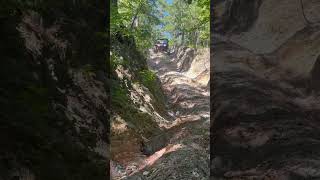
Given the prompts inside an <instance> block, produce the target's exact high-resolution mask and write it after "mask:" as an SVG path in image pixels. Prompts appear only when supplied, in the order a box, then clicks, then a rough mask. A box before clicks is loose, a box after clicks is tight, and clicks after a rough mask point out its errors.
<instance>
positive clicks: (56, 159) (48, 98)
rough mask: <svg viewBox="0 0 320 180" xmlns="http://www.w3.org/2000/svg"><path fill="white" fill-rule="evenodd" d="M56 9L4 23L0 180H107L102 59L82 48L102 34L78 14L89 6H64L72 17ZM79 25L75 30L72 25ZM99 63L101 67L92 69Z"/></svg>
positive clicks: (24, 11)
mask: <svg viewBox="0 0 320 180" xmlns="http://www.w3.org/2000/svg"><path fill="white" fill-rule="evenodd" d="M43 3H50V2H41V3H40V2H39V4H37V5H39V6H41V5H47V4H43ZM37 5H35V6H37ZM59 5H60V4H59V3H58V4H52V6H54V7H52V6H50V8H48V9H47V10H46V13H43V11H41V10H39V9H38V8H37V7H35V9H32V8H29V7H23V6H21V8H22V9H21V11H19V12H17V13H16V12H14V13H13V14H10V15H8V16H6V15H4V17H5V18H4V19H5V21H4V22H2V23H3V25H4V28H2V33H1V36H2V38H1V39H3V40H2V41H1V43H0V44H1V45H0V46H1V58H3V63H4V64H3V65H2V66H1V67H2V69H1V73H2V74H1V77H2V78H3V80H1V82H2V83H3V84H2V85H4V86H3V87H6V88H5V89H6V90H5V94H6V95H5V96H2V95H1V99H2V100H3V101H1V110H2V112H1V114H5V118H3V117H1V119H2V122H3V124H4V126H5V127H7V128H5V129H2V130H1V137H2V138H3V139H1V142H3V144H2V146H3V147H5V148H3V149H1V161H0V166H1V173H0V179H30V180H32V179H48V180H50V179H74V178H76V179H90V178H89V177H91V178H94V179H106V178H107V177H108V176H109V171H108V166H109V163H108V159H109V152H108V147H109V145H108V144H109V141H108V135H109V120H108V114H109V110H110V107H109V103H108V101H109V98H110V96H109V95H108V90H107V89H108V86H109V85H108V83H107V81H104V80H106V79H107V72H106V69H105V56H104V55H101V56H100V55H99V53H97V52H98V50H97V49H95V48H96V47H92V48H91V49H89V48H87V47H85V46H86V43H84V41H87V40H88V37H92V34H94V33H96V32H98V31H100V30H103V29H99V25H97V24H95V27H94V28H92V27H93V26H92V24H91V23H93V24H94V23H97V22H95V18H93V17H99V16H100V15H101V14H99V13H97V12H94V13H93V12H92V17H90V18H92V19H90V18H89V17H84V16H81V15H80V14H77V13H78V11H77V10H78V8H81V10H82V11H83V12H84V11H89V10H88V9H87V8H86V5H88V4H85V5H84V6H82V5H83V4H81V5H79V6H76V7H75V4H68V3H65V4H63V5H65V6H68V7H69V8H70V9H73V10H70V11H68V12H64V11H63V8H59V7H56V6H59ZM91 5H93V4H91ZM8 7H9V8H10V6H8ZM51 8H53V9H51ZM40 9H41V8H40ZM2 13H5V12H1V16H2V17H3V14H2ZM47 13H49V14H50V15H49V16H48V14H47ZM51 13H52V14H51ZM74 17H76V18H74ZM101 17H103V16H101ZM71 19H72V21H70V20H71ZM80 21H81V22H82V25H81V26H80V25H79V24H77V23H75V22H80ZM74 29H77V32H75V31H73V30H74ZM89 34H90V35H89ZM99 45H101V44H99V43H97V46H99ZM83 48H84V49H87V50H88V51H86V52H82V51H81V50H82V49H83ZM100 58H101V59H104V60H103V61H104V63H103V66H101V67H102V68H97V66H98V64H99V63H101V59H100ZM100 65H101V64H100ZM98 74H99V78H98V77H97V76H98ZM103 79H104V80H103ZM1 89H3V88H1ZM12 123H13V124H15V125H14V126H11V125H10V124H12ZM89 169H91V170H89ZM57 172H58V173H57Z"/></svg>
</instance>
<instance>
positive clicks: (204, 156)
mask: <svg viewBox="0 0 320 180" xmlns="http://www.w3.org/2000/svg"><path fill="white" fill-rule="evenodd" d="M148 64H149V66H150V68H151V69H152V70H154V71H155V72H156V74H157V76H158V77H159V79H160V81H161V84H162V88H163V90H164V93H165V95H166V97H167V98H168V106H169V108H168V109H169V110H170V111H169V114H171V116H173V117H174V118H173V119H174V120H173V121H172V122H171V123H170V124H168V126H167V127H166V128H167V132H166V135H167V136H168V137H169V143H168V145H167V146H166V147H164V148H162V149H161V150H159V151H157V152H156V153H154V154H152V155H151V156H149V157H147V158H146V159H145V160H144V161H143V163H141V165H140V166H139V168H138V171H135V172H133V173H132V174H131V175H130V176H129V177H128V178H127V179H153V180H170V179H182V180H184V179H185V180H192V179H197V180H205V179H209V160H210V158H209V127H210V126H209V125H210V120H209V119H210V117H209V116H210V112H209V106H210V105H209V101H210V100H209V96H210V95H209V90H208V89H206V87H203V86H201V85H200V84H199V83H197V82H196V81H195V80H193V79H191V78H190V77H189V76H186V75H185V74H184V73H180V72H177V68H176V62H174V61H173V59H172V58H170V57H169V56H167V55H164V54H161V53H159V54H153V53H151V56H150V59H149V60H148Z"/></svg>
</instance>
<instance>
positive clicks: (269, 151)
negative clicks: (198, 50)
mask: <svg viewBox="0 0 320 180" xmlns="http://www.w3.org/2000/svg"><path fill="white" fill-rule="evenodd" d="M244 3H248V7H250V5H249V3H251V2H249V1H248V2H244ZM277 3H278V4H277ZM277 3H275V4H274V5H272V4H271V0H264V1H261V5H260V8H259V13H258V17H257V19H256V20H255V21H254V22H253V25H252V26H251V28H249V29H247V30H242V32H241V33H239V34H235V33H230V32H229V33H227V34H226V35H225V36H223V35H221V36H218V35H215V36H214V37H215V38H216V39H217V40H216V41H214V42H212V48H213V54H211V64H212V65H211V79H212V80H211V88H212V94H211V108H212V109H211V110H212V114H213V119H212V120H211V121H212V126H211V153H212V154H211V178H212V179H219V178H221V179H254V178H257V179H308V178H319V177H320V175H319V173H318V172H319V171H320V159H319V155H320V154H319V153H318V152H319V150H320V149H319V148H320V143H319V142H320V134H319V133H318V132H319V129H320V125H319V123H318V120H319V118H320V117H319V115H318V113H319V110H320V106H319V105H320V101H319V97H318V95H316V94H315V93H313V92H315V91H317V89H318V86H317V85H316V84H318V80H319V79H320V77H319V75H318V70H319V69H318V64H319V63H318V61H317V57H318V53H319V52H320V48H319V43H318V42H319V39H320V38H319V36H318V33H319V31H320V29H319V27H318V26H317V25H312V26H308V25H306V24H305V23H304V21H303V18H302V15H301V12H300V11H297V9H299V8H300V6H299V3H298V2H297V3H296V2H294V3H293V2H292V1H290V2H289V1H281V2H277ZM306 3H308V4H309V3H312V2H311V1H309V2H306ZM313 3H315V4H317V2H313ZM309 5H310V4H309ZM309 5H306V6H305V7H308V6H309ZM279 6H281V7H282V9H286V8H287V9H286V10H287V11H283V12H280V11H279V12H278V15H279V16H277V17H274V16H273V15H271V14H269V15H268V13H271V12H270V11H268V10H270V9H277V8H279ZM309 7H310V6H309ZM294 9H296V10H294ZM305 10H306V11H307V12H309V10H308V9H305ZM235 13H236V12H235ZM285 14H291V15H293V16H292V17H293V18H295V19H296V24H292V25H290V27H292V28H290V29H287V30H286V29H283V28H284V27H285V26H286V25H285V23H286V22H285V19H286V18H285ZM310 16H311V17H310ZM309 17H310V18H312V15H310V14H309ZM314 18H316V17H314ZM291 20H292V19H290V20H289V21H291ZM258 25H259V26H260V27H261V26H262V27H263V26H268V25H272V26H273V27H278V28H279V29H280V30H279V31H268V32H266V31H265V30H261V31H258V29H259V28H258ZM280 31H282V33H284V36H283V37H282V36H280V34H281V32H280ZM307 32H308V33H307ZM262 34H265V35H268V37H274V38H270V39H264V36H263V35H262ZM307 34H308V35H307ZM230 37H231V38H230ZM275 37H279V38H275ZM258 41H259V42H260V43H261V44H257V42H258ZM271 42H272V43H271ZM263 45H265V48H264V46H263ZM309 82H311V90H310V89H309Z"/></svg>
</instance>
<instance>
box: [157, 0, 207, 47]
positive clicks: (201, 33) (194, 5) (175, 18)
mask: <svg viewBox="0 0 320 180" xmlns="http://www.w3.org/2000/svg"><path fill="white" fill-rule="evenodd" d="M161 5H162V8H163V10H164V11H167V12H168V13H169V15H168V16H165V17H164V18H163V23H164V25H165V26H164V29H165V31H167V32H169V33H170V34H172V35H173V41H174V42H175V43H176V44H182V45H186V46H191V47H199V46H208V44H209V32H210V29H209V28H210V6H209V5H210V1H209V0H197V1H196V0H193V1H191V0H189V1H180V0H175V1H173V4H172V5H169V4H166V3H161ZM178 42H179V43H178Z"/></svg>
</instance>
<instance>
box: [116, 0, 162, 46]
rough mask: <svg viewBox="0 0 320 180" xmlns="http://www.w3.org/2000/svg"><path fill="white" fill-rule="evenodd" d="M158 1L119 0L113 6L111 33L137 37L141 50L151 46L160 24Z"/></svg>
mask: <svg viewBox="0 0 320 180" xmlns="http://www.w3.org/2000/svg"><path fill="white" fill-rule="evenodd" d="M157 14H158V10H157V3H156V2H155V1H153V0H119V1H118V5H117V6H115V5H113V6H111V23H110V24H111V25H110V26H111V34H112V35H116V34H117V33H119V34H122V35H123V36H133V37H135V42H136V45H137V47H138V48H139V50H141V51H145V50H146V49H147V48H150V47H151V45H152V44H153V41H154V31H155V26H156V25H159V24H160V20H159V17H158V16H157Z"/></svg>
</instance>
